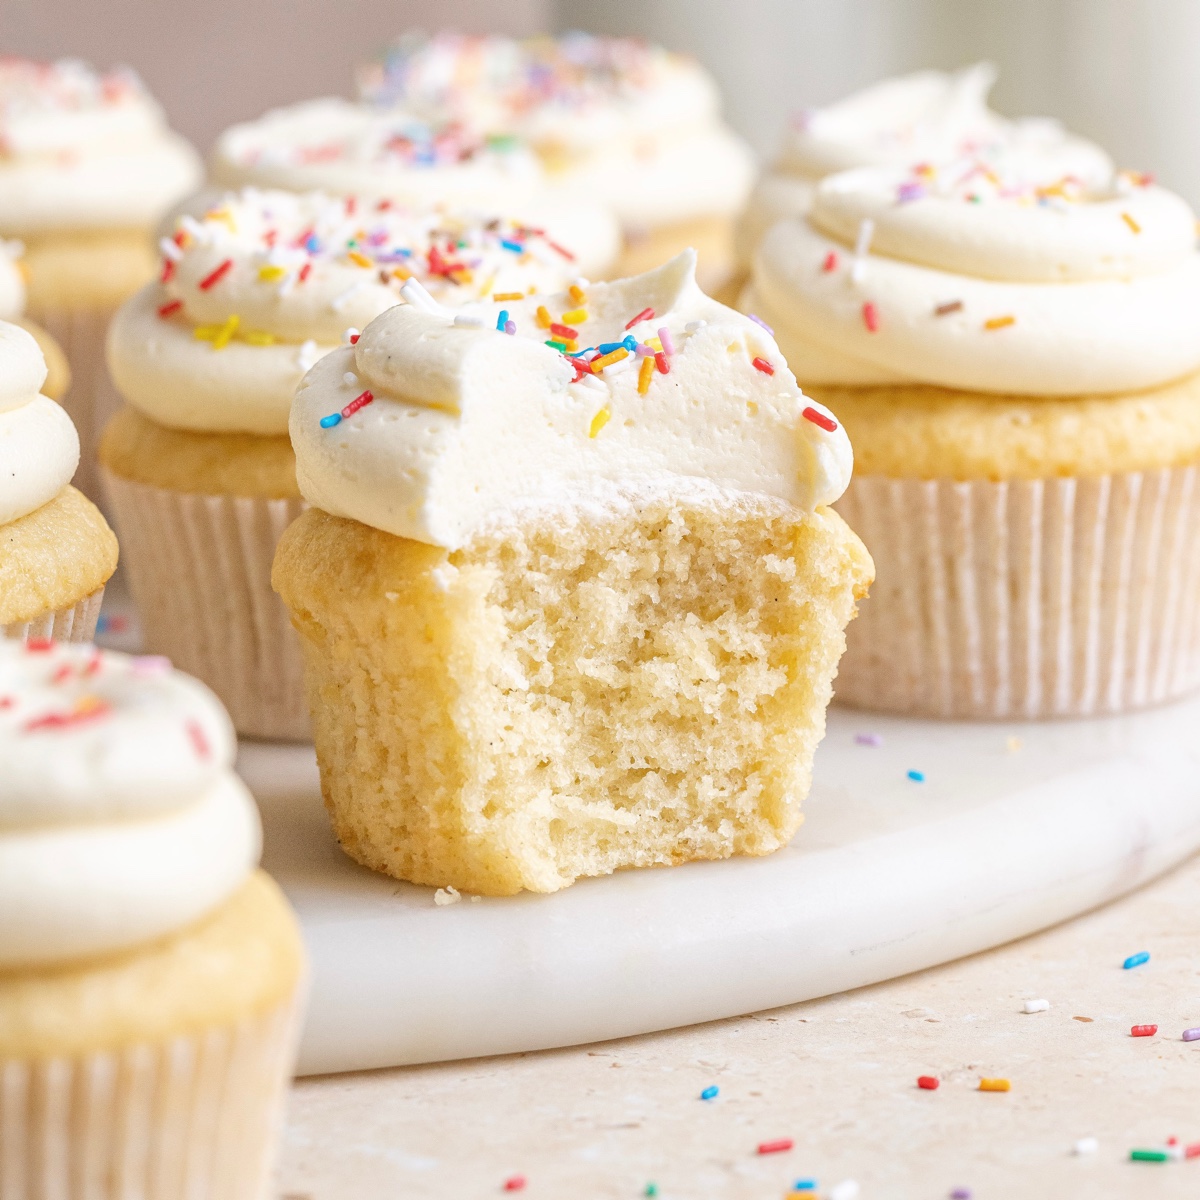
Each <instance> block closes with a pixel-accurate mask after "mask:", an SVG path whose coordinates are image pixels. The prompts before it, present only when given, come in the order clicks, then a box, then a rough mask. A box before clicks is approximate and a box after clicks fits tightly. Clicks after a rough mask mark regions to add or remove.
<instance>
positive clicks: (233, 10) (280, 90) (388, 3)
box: [0, 0, 552, 149]
mask: <svg viewBox="0 0 1200 1200" xmlns="http://www.w3.org/2000/svg"><path fill="white" fill-rule="evenodd" d="M551 7H552V6H551V3H550V0H504V2H503V3H496V2H492V3H485V2H484V0H342V2H341V3H337V4H321V3H316V2H315V0H200V2H199V3H196V2H194V0H193V2H191V3H182V2H181V0H0V52H3V53H7V54H25V55H29V56H32V57H35V58H56V57H61V56H63V55H70V56H73V57H78V58H85V59H88V60H90V61H92V62H94V63H96V64H97V65H99V66H114V65H116V64H118V63H124V64H128V65H129V66H132V67H133V68H134V69H135V70H136V71H137V72H138V73H139V74H140V75H141V76H142V77H143V78H144V79H145V80H146V82H147V83H148V84H149V86H150V88H151V89H152V90H153V92H154V93H155V95H156V96H158V98H159V99H160V100H161V101H162V103H163V104H164V105H165V107H166V109H167V111H168V112H169V113H170V115H171V120H172V122H173V124H174V125H175V127H176V128H177V129H179V130H180V131H181V132H183V133H185V134H186V135H187V136H188V137H190V138H191V139H192V140H193V141H195V142H196V144H197V145H198V146H200V147H201V148H202V149H207V148H208V146H209V145H210V144H211V142H212V140H213V138H214V136H215V135H216V134H217V133H218V132H220V130H222V129H223V128H224V127H225V126H226V125H229V124H231V123H232V122H234V121H238V120H242V119H244V118H247V117H253V116H257V115H258V114H259V113H261V112H262V111H263V110H264V109H266V108H269V107H271V106H272V105H276V104H285V103H288V102H289V101H292V100H304V99H308V98H310V97H312V96H321V95H331V94H337V93H343V94H344V93H346V92H347V91H348V89H349V88H350V86H351V78H352V71H353V68H354V65H355V64H356V63H358V62H361V61H362V60H363V59H364V58H367V57H369V56H370V55H371V54H372V52H373V51H374V50H375V49H376V48H377V47H379V46H380V45H381V44H383V43H385V42H387V41H388V40H390V39H391V38H392V37H394V36H395V35H396V34H397V33H400V32H401V31H403V30H405V29H411V28H414V27H417V28H440V27H443V26H444V27H450V28H456V29H461V30H463V31H464V32H471V33H484V32H490V31H496V32H504V33H533V32H536V31H537V30H538V29H541V28H544V27H546V26H547V25H548V24H549V13H550V10H551Z"/></svg>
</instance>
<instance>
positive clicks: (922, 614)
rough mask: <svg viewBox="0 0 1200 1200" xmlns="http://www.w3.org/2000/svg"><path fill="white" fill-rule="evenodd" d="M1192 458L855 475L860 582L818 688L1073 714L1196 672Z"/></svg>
mask: <svg viewBox="0 0 1200 1200" xmlns="http://www.w3.org/2000/svg"><path fill="white" fill-rule="evenodd" d="M1198 472H1200V468H1197V467H1195V466H1189V467H1170V468H1163V469H1160V470H1153V471H1133V472H1127V473H1123V474H1116V475H1103V476H1096V477H1089V478H1078V479H1039V480H1013V481H1009V482H1002V483H992V482H986V481H972V482H965V483H959V482H954V481H951V480H917V479H887V478H883V477H880V476H857V477H855V478H854V480H853V481H852V482H851V484H850V487H849V489H848V490H847V492H846V494H845V495H844V496H843V497H842V499H841V500H840V501H838V503H837V506H836V507H837V509H838V511H839V512H840V513H841V514H842V516H843V517H845V519H846V521H847V522H848V523H849V524H850V526H851V527H852V528H853V529H854V530H855V531H856V532H857V533H858V534H859V536H860V537H861V538H862V539H863V541H864V542H865V543H866V544H867V548H868V549H869V550H870V551H871V554H872V556H873V557H874V559H875V566H876V572H877V574H876V582H875V584H874V586H873V587H872V588H871V594H870V596H869V597H868V598H867V600H865V601H864V602H863V603H862V604H861V605H860V607H859V616H858V619H857V620H855V621H853V622H852V623H851V625H850V628H849V629H848V631H847V643H848V645H847V650H846V654H845V656H844V657H843V659H842V662H841V665H840V667H839V668H838V677H837V680H836V682H835V685H834V687H835V699H836V700H838V701H839V702H841V703H843V704H850V705H853V706H855V707H859V708H869V709H877V710H882V711H886V712H898V713H913V714H922V715H928V716H938V717H976V718H1013V717H1021V718H1036V717H1081V716H1092V715H1098V714H1102V713H1118V712H1124V711H1128V710H1130V709H1137V708H1142V707H1145V706H1147V705H1152V704H1159V703H1162V702H1164V701H1167V700H1171V699H1173V698H1175V697H1177V696H1181V695H1183V694H1184V693H1186V692H1189V691H1192V690H1193V689H1195V688H1197V687H1200V479H1198Z"/></svg>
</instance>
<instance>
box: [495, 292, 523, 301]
mask: <svg viewBox="0 0 1200 1200" xmlns="http://www.w3.org/2000/svg"><path fill="white" fill-rule="evenodd" d="M492 299H493V300H524V299H525V293H524V292H494V293H493V294H492Z"/></svg>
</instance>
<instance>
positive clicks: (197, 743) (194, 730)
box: [187, 721, 212, 758]
mask: <svg viewBox="0 0 1200 1200" xmlns="http://www.w3.org/2000/svg"><path fill="white" fill-rule="evenodd" d="M187 732H188V737H189V738H191V741H192V747H193V749H194V750H195V751H196V756H197V757H198V758H211V757H212V748H211V747H210V746H209V744H208V738H206V737H205V736H204V730H203V729H201V728H200V723H199V722H198V721H189V722H188V723H187Z"/></svg>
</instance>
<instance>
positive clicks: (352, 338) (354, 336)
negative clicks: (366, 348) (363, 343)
mask: <svg viewBox="0 0 1200 1200" xmlns="http://www.w3.org/2000/svg"><path fill="white" fill-rule="evenodd" d="M360 337H362V334H360V333H352V334H351V335H350V345H352V346H357V345H358V339H359V338H360Z"/></svg>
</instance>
